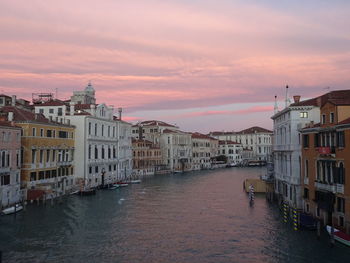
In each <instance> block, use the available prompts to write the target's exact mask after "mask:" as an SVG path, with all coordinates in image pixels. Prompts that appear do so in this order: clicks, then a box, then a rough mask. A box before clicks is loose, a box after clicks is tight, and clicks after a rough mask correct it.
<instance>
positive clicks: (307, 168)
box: [305, 160, 309, 177]
mask: <svg viewBox="0 0 350 263" xmlns="http://www.w3.org/2000/svg"><path fill="white" fill-rule="evenodd" d="M305 177H309V161H308V160H305Z"/></svg>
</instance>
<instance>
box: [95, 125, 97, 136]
mask: <svg viewBox="0 0 350 263" xmlns="http://www.w3.org/2000/svg"><path fill="white" fill-rule="evenodd" d="M95 136H97V123H95Z"/></svg>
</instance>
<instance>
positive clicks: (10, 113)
mask: <svg viewBox="0 0 350 263" xmlns="http://www.w3.org/2000/svg"><path fill="white" fill-rule="evenodd" d="M7 120H8V121H13V112H12V111H10V112H9V113H8V116H7Z"/></svg>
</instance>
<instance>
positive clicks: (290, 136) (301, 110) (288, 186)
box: [271, 96, 319, 208]
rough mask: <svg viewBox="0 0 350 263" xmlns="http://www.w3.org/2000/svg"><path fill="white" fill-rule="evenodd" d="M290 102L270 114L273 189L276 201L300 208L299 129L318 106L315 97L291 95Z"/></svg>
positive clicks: (313, 118)
mask: <svg viewBox="0 0 350 263" xmlns="http://www.w3.org/2000/svg"><path fill="white" fill-rule="evenodd" d="M295 99H296V100H295V102H294V103H293V104H289V103H288V104H286V107H285V108H284V109H283V110H281V111H278V110H277V109H276V111H275V114H274V115H273V116H272V117H271V119H272V120H273V130H274V140H273V162H274V176H275V192H276V193H277V194H278V196H279V198H280V201H283V202H286V203H288V204H289V206H290V207H295V208H301V206H302V204H301V181H300V172H301V171H300V167H301V141H300V132H299V130H300V129H301V128H302V127H304V126H305V125H306V124H307V123H309V122H310V121H314V122H318V121H319V107H318V106H317V101H316V100H315V99H311V100H306V101H302V102H300V100H299V99H300V97H299V96H297V97H296V98H295Z"/></svg>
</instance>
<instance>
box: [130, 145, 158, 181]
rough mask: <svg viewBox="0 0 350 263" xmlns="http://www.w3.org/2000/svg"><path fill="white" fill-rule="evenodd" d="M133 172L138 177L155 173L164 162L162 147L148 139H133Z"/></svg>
mask: <svg viewBox="0 0 350 263" xmlns="http://www.w3.org/2000/svg"><path fill="white" fill-rule="evenodd" d="M132 151H133V165H132V169H133V171H132V174H133V176H137V177H144V176H148V175H154V174H155V172H156V171H157V170H158V169H159V168H160V167H161V164H162V163H163V159H162V153H161V150H160V147H159V146H157V145H155V144H154V143H153V142H150V141H147V140H138V139H132Z"/></svg>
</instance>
